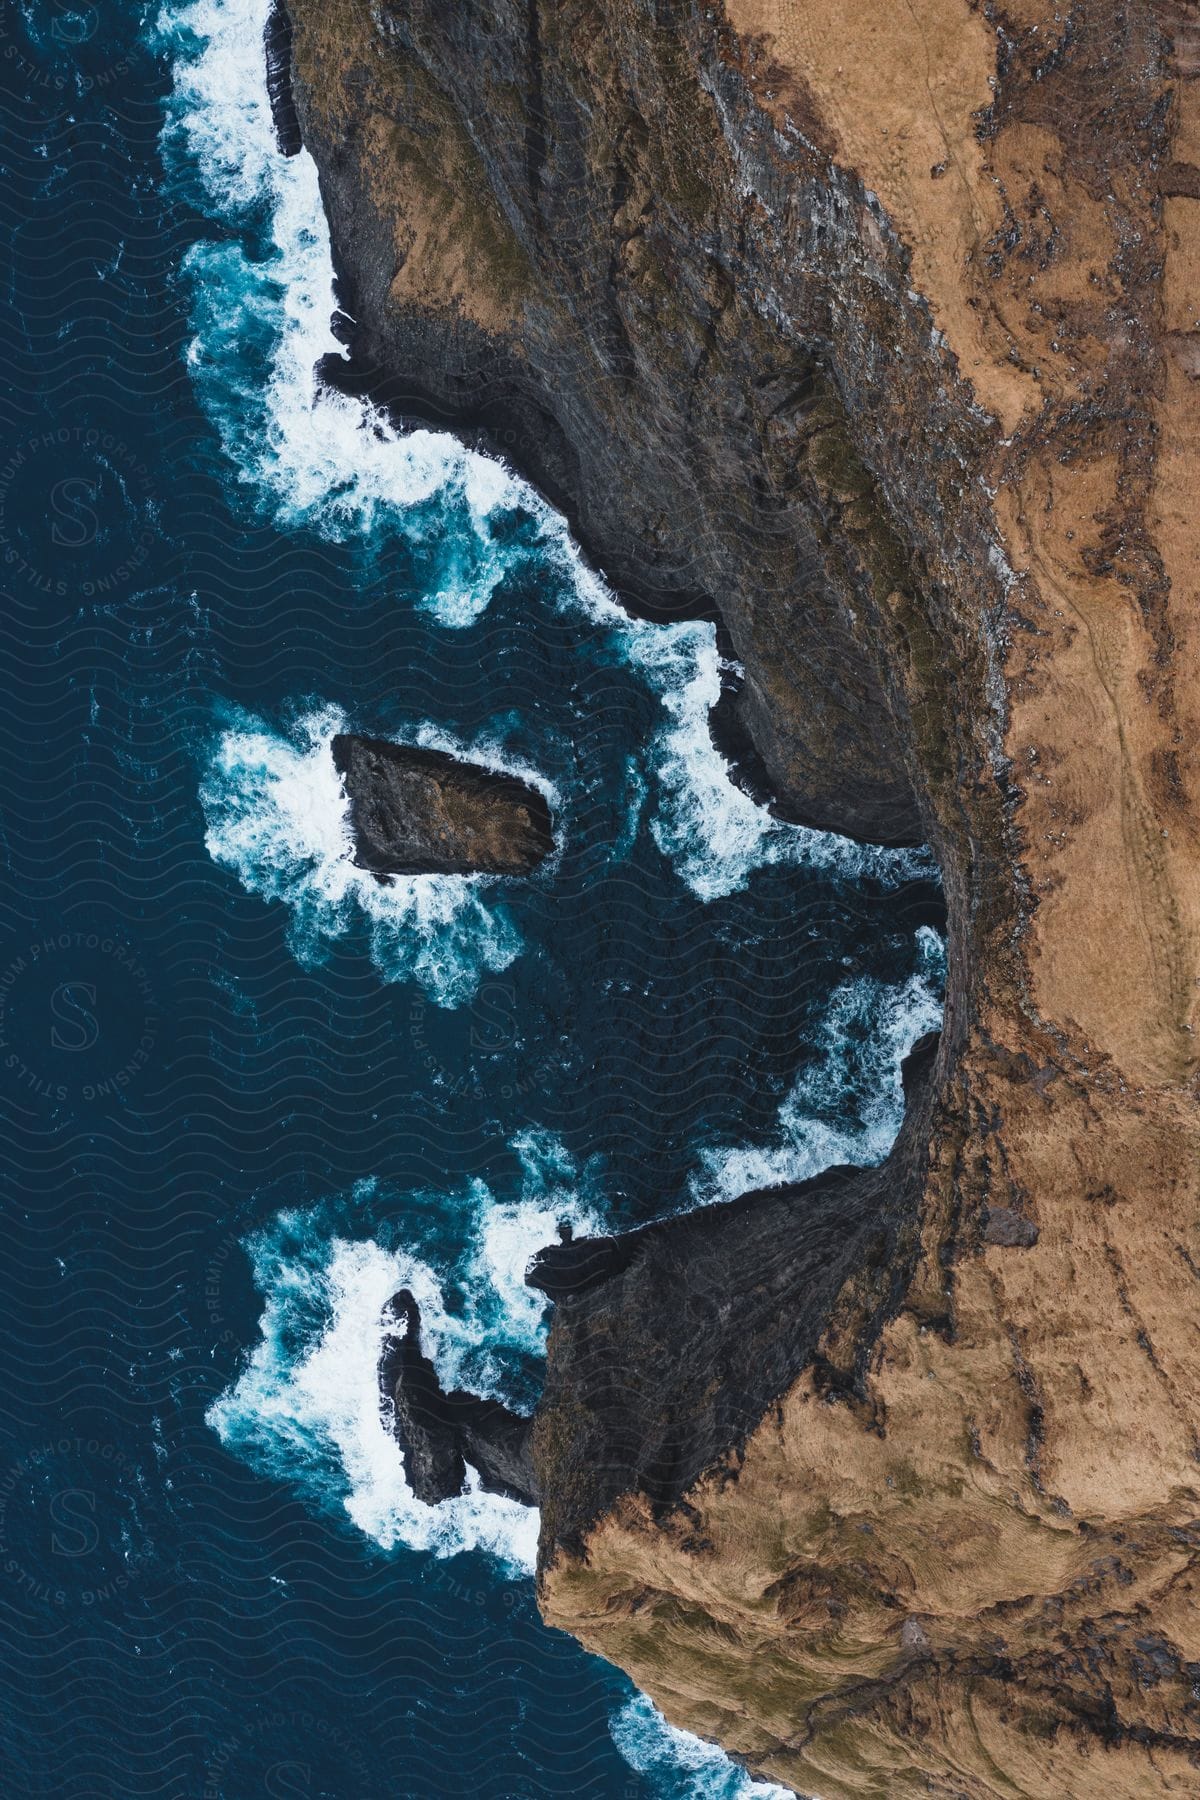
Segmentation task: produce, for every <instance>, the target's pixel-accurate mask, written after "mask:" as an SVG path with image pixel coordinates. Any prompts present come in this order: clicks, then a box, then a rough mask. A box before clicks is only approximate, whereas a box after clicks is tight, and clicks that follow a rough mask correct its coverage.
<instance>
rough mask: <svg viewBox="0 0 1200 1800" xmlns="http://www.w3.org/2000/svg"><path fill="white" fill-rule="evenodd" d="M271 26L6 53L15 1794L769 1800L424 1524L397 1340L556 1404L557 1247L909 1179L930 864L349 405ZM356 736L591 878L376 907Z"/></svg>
mask: <svg viewBox="0 0 1200 1800" xmlns="http://www.w3.org/2000/svg"><path fill="white" fill-rule="evenodd" d="M264 10H265V9H264V6H263V4H262V0H199V3H198V4H196V5H193V6H183V5H168V6H166V7H164V6H162V5H161V4H156V5H154V6H152V7H150V6H139V5H136V4H128V3H126V4H116V3H115V0H105V3H103V4H96V5H92V4H76V3H75V0H51V3H50V4H46V3H45V0H42V3H40V4H37V5H34V4H29V3H27V4H19V5H14V6H12V7H10V9H9V10H8V11H7V12H6V13H5V14H4V16H3V20H2V22H0V71H2V75H0V79H2V80H3V83H4V91H5V100H6V105H5V107H4V109H3V117H2V119H0V131H2V132H3V172H4V181H3V184H2V187H0V213H2V218H3V228H4V231H5V234H6V238H7V241H8V245H9V251H10V255H9V274H8V278H7V280H6V281H5V283H4V284H3V285H2V286H0V308H2V310H3V320H2V323H3V331H4V342H5V344H6V346H7V349H8V359H7V361H8V367H7V373H6V376H5V381H4V388H3V408H4V447H3V453H2V455H0V576H2V578H3V584H4V594H5V601H6V605H5V611H4V629H5V642H4V656H3V659H2V661H0V681H2V682H3V684H4V706H3V710H2V712H0V756H2V757H3V758H4V759H5V761H6V764H7V768H6V771H5V780H4V782H3V795H4V804H3V824H2V837H0V842H2V844H3V851H4V858H5V865H6V876H7V879H6V881H5V883H4V890H3V894H2V895H0V933H2V935H3V943H2V944H0V1098H2V1100H3V1105H4V1110H5V1130H4V1137H3V1152H2V1153H3V1158H4V1165H3V1166H4V1176H5V1179H4V1184H3V1193H4V1229H5V1242H6V1247H7V1250H8V1255H9V1266H10V1278H9V1282H8V1287H7V1298H8V1305H7V1307H6V1309H5V1316H4V1319H3V1323H2V1325H0V1330H2V1331H3V1334H4V1348H5V1355H6V1373H7V1379H6V1380H5V1382H4V1387H3V1402H2V1412H0V1417H2V1429H3V1433H4V1446H3V1466H2V1468H0V1604H2V1605H3V1608H4V1613H5V1625H6V1629H5V1632H4V1655H3V1664H2V1668H0V1757H2V1759H3V1772H2V1774H0V1785H2V1786H3V1790H4V1791H5V1792H6V1793H9V1792H11V1793H13V1794H19V1795H26V1794H28V1795H31V1796H42V1795H45V1796H54V1797H55V1800H57V1797H58V1796H63V1797H65V1800H94V1797H96V1796H106V1795H109V1794H112V1795H120V1796H122V1797H124V1796H143V1795H147V1796H148V1795H169V1796H180V1797H181V1800H182V1797H185V1796H203V1797H204V1800H251V1797H257V1796H259V1795H263V1794H274V1793H278V1794H284V1793H289V1794H311V1795H324V1796H334V1797H337V1800H382V1797H384V1796H387V1797H391V1800H394V1797H396V1796H421V1797H422V1800H425V1797H433V1796H437V1797H442V1796H451V1795H458V1794H463V1793H470V1794H473V1795H480V1796H488V1797H489V1800H501V1797H504V1800H508V1797H512V1796H521V1797H524V1796H535V1795H537V1796H542V1795H561V1796H568V1795H570V1796H575V1795H596V1796H634V1795H639V1796H640V1795H646V1796H662V1797H667V1796H672V1797H673V1796H692V1795H697V1796H708V1797H709V1800H716V1797H720V1800H735V1797H737V1800H743V1797H749V1796H751V1795H754V1794H764V1793H770V1792H771V1791H772V1790H770V1789H768V1788H766V1787H764V1786H763V1785H762V1784H758V1785H757V1786H756V1785H755V1784H752V1783H750V1782H749V1781H748V1780H747V1778H746V1777H745V1776H744V1775H742V1774H741V1773H740V1772H739V1771H737V1770H736V1769H734V1768H733V1767H732V1765H731V1764H730V1763H729V1762H728V1761H727V1759H725V1758H724V1757H723V1756H722V1755H721V1754H720V1752H718V1751H716V1750H715V1749H713V1748H712V1747H711V1746H704V1745H700V1744H698V1743H697V1742H696V1741H695V1740H694V1739H689V1738H687V1737H686V1736H685V1735H684V1734H681V1733H677V1732H673V1731H672V1730H671V1728H670V1727H669V1726H667V1725H666V1724H665V1722H664V1721H663V1720H662V1719H661V1718H660V1717H659V1715H658V1714H657V1713H656V1712H655V1711H654V1709H653V1707H652V1706H651V1705H650V1704H649V1702H648V1701H646V1700H645V1699H644V1698H643V1697H640V1696H638V1695H636V1694H635V1693H634V1692H633V1691H632V1689H631V1687H630V1684H629V1683H628V1681H627V1680H626V1679H625V1678H624V1677H623V1676H622V1675H620V1674H619V1673H618V1672H617V1671H615V1670H613V1669H610V1668H609V1667H607V1666H606V1665H605V1664H603V1663H601V1662H599V1661H597V1660H596V1659H594V1658H591V1657H589V1656H587V1655H585V1653H584V1652H583V1651H582V1650H581V1649H580V1648H579V1647H578V1646H577V1645H575V1644H574V1643H573V1642H572V1641H571V1640H569V1639H567V1638H565V1637H563V1636H561V1635H560V1634H557V1633H553V1632H550V1631H548V1630H546V1629H545V1628H544V1627H543V1626H542V1625H541V1623H540V1621H539V1619H538V1617H537V1613H536V1608H535V1606H534V1602H533V1585H532V1579H531V1575H530V1569H531V1566H532V1558H533V1554H534V1548H535V1544H536V1529H537V1526H536V1518H535V1516H534V1515H533V1513H532V1512H531V1511H530V1510H529V1509H527V1508H523V1507H520V1506H518V1505H517V1504H516V1503H514V1502H508V1501H503V1500H499V1499H497V1498H495V1497H493V1496H488V1495H485V1494H482V1493H480V1492H478V1491H471V1492H468V1493H467V1494H465V1495H463V1496H462V1497H461V1498H460V1499H458V1500H456V1501H452V1502H449V1503H447V1504H446V1505H445V1506H443V1507H439V1508H436V1509H430V1508H426V1507H422V1506H420V1505H419V1504H418V1503H417V1502H416V1501H415V1500H413V1498H412V1496H411V1494H409V1493H408V1491H407V1489H406V1487H405V1484H404V1480H403V1471H402V1467H401V1464H400V1459H399V1456H398V1453H397V1451H396V1448H395V1445H394V1441H393V1440H392V1439H391V1437H390V1435H389V1433H388V1431H387V1428H386V1421H385V1420H384V1419H383V1418H381V1416H380V1411H379V1401H378V1390H377V1385H376V1380H375V1365H376V1361H377V1358H378V1353H379V1346H380V1342H381V1334H382V1325H381V1311H382V1308H383V1306H384V1304H385V1302H386V1301H387V1299H388V1298H389V1297H390V1295H391V1294H392V1293H393V1292H394V1291H395V1289H396V1288H397V1287H398V1286H400V1285H402V1284H407V1285H409V1286H411V1287H412V1288H413V1289H414V1291H415V1292H416V1293H417V1295H418V1297H419V1299H420V1301H421V1306H422V1313H423V1319H424V1323H425V1327H426V1332H427V1337H428V1343H429V1348H430V1352H431V1354H433V1355H434V1357H435V1359H436V1361H437V1363H438V1365H439V1367H440V1369H441V1370H442V1373H443V1375H444V1377H445V1378H446V1379H448V1380H449V1379H453V1380H457V1381H462V1382H465V1383H467V1384H468V1385H471V1386H473V1387H475V1388H476V1389H477V1390H478V1391H480V1392H485V1393H492V1394H496V1395H498V1396H502V1397H503V1398H505V1399H506V1400H507V1401H508V1402H509V1404H511V1405H514V1406H516V1407H518V1408H521V1409H523V1410H529V1409H530V1408H531V1407H532V1406H533V1404H534V1403H535V1401H536V1397H537V1392H538V1385H539V1381H540V1370H541V1356H542V1348H543V1343H544V1333H545V1325H546V1320H545V1316H544V1310H543V1307H542V1304H541V1301H540V1297H539V1296H537V1295H536V1294H534V1293H532V1292H531V1291H530V1290H528V1289H526V1288H525V1287H524V1285H523V1281H522V1275H523V1271H524V1267H525V1263H526V1261H527V1259H528V1257H529V1255H530V1254H531V1253H532V1252H533V1251H534V1250H535V1249H536V1248H538V1247H539V1245H540V1244H541V1243H543V1242H544V1241H546V1240H548V1239H549V1238H551V1237H552V1236H553V1235H554V1232H555V1229H556V1227H557V1225H558V1223H559V1222H560V1221H562V1220H565V1219H569V1220H570V1221H572V1222H573V1223H574V1225H575V1226H576V1228H577V1229H578V1230H586V1229H594V1228H613V1227H618V1226H622V1225H627V1224H633V1223H638V1222H641V1221H644V1220H646V1219H649V1218H653V1217H658V1216H662V1215H663V1214H666V1213H669V1212H671V1211H674V1210H677V1209H678V1208H680V1207H685V1206H690V1205H694V1204H697V1203H698V1202H701V1201H703V1200H705V1199H709V1198H712V1197H714V1196H718V1195H721V1194H732V1193H736V1192H739V1191H742V1190H743V1189H744V1188H745V1187H747V1186H750V1185H757V1184H758V1183H760V1182H763V1181H777V1180H784V1179H794V1178H797V1177H799V1176H803V1175H806V1174H809V1173H812V1172H814V1171H815V1170H818V1169H819V1168H821V1167H822V1166H825V1165H826V1164H828V1163H830V1162H834V1161H847V1160H849V1161H858V1162H871V1161H875V1160H877V1159H879V1158H880V1157H882V1156H883V1155H885V1154H886V1152H887V1148H888V1146H889V1144H890V1142H891V1139H892V1136H893V1135H894V1133H895V1130H896V1128H897V1125H898V1122H899V1114H900V1096H899V1085H898V1082H899V1074H898V1071H899V1064H900V1060H901V1058H902V1056H903V1055H904V1053H905V1051H906V1050H907V1048H908V1047H909V1045H910V1044H911V1042H912V1041H913V1040H914V1039H915V1037H917V1036H918V1035H920V1033H921V1032H923V1031H924V1030H927V1029H929V1028H930V1027H931V1026H932V1025H934V1024H935V1023H936V1020H937V1017H938V1011H939V1004H940V994H941V981H942V969H941V950H940V941H939V939H938V938H937V935H936V932H935V930H934V929H933V923H934V922H935V921H936V917H937V906H936V897H935V896H934V894H933V893H932V891H931V886H930V873H931V871H930V865H929V862H928V859H927V858H925V857H924V856H922V855H921V854H918V853H912V852H885V851H877V850H871V849H864V848H862V847H860V846H855V845H851V844H848V843H847V842H845V841H844V840H842V839H838V838H836V837H830V836H827V835H824V834H819V833H812V832H806V831H803V830H800V829H798V828H795V827H791V826H787V825H785V824H782V823H780V822H778V821H776V820H774V819H773V818H771V817H770V816H769V815H768V814H767V813H765V812H764V811H763V810H762V809H760V808H759V807H757V806H756V805H755V804H754V803H753V801H751V800H750V799H749V798H748V797H747V796H746V795H744V794H743V793H742V792H741V791H740V790H739V789H738V788H737V787H736V786H735V785H734V784H733V783H732V781H731V780H730V778H729V773H728V770H727V769H726V767H725V765H724V763H723V761H722V759H721V758H720V756H719V755H718V753H717V752H716V751H715V749H714V748H713V746H712V744H711V741H710V738H709V735H708V730H707V713H708V709H709V707H710V706H711V704H712V703H713V701H714V700H715V698H716V695H717V692H718V690H719V684H720V678H721V668H720V660H719V655H718V650H717V646H716V642H715V637H714V633H713V630H712V627H711V626H710V625H708V624H704V623H699V622H696V623H688V622H684V623H681V624H676V625H671V626H657V625H650V624H646V623H644V622H639V621H633V620H630V619H628V618H627V617H626V616H625V615H624V614H623V613H622V612H621V610H620V609H619V608H618V607H617V606H616V605H615V603H614V602H613V600H612V598H611V597H610V595H609V594H608V592H607V590H606V589H605V586H604V583H603V579H602V575H601V574H600V573H599V572H597V571H594V570H592V569H590V568H588V567H587V565H586V564H585V562H584V561H583V560H582V559H581V557H580V556H579V555H578V553H577V551H576V549H575V547H574V546H573V545H572V543H571V541H570V539H569V536H568V534H567V532H566V529H565V527H564V525H563V523H562V521H561V520H560V519H559V518H558V516H557V515H555V514H554V513H553V511H552V510H551V509H549V508H548V507H547V506H546V505H545V504H544V503H543V502H542V501H541V500H540V499H539V497H538V496H537V495H536V494H534V493H533V492H532V491H531V490H530V489H528V488H527V487H526V486H525V485H524V484H523V483H522V482H521V481H520V480H519V478H518V477H517V476H516V475H515V474H514V473H513V472H512V471H510V470H508V469H506V468H504V467H503V466H502V465H500V464H498V463H496V462H494V461H490V460H488V459H487V458H484V457H481V456H478V455H475V454H473V453H470V452H468V451H466V450H464V449H463V448H461V447H460V446H459V445H458V444H457V443H456V442H455V441H454V440H452V439H451V438H449V437H447V436H445V435H443V434H440V433H436V432H430V431H415V432H411V433H409V434H407V435H405V434H403V433H402V432H400V431H398V430H397V429H395V428H394V427H393V426H392V425H391V424H390V423H389V422H388V421H387V420H386V419H385V418H383V417H381V416H379V415H378V414H377V413H375V412H373V411H372V409H371V408H370V407H368V406H367V405H366V404H364V403H363V402H361V401H359V400H355V399H350V398H347V397H346V396H343V395H338V394H334V393H332V392H330V391H329V390H327V389H324V388H322V387H321V386H320V385H319V384H318V383H317V382H316V381H315V379H314V373H313V369H314V364H315V362H316V361H317V360H318V359H319V358H320V357H322V356H325V355H337V354H340V353H341V351H340V347H339V343H338V339H337V336H336V333H335V331H334V330H333V328H332V326H331V317H332V314H333V311H334V308H335V305H336V296H334V294H333V292H332V278H331V271H330V262H329V249H328V238H327V233H326V230H325V226H324V222H323V220H322V218H321V214H320V209H319V205H318V199H317V190H316V180H315V173H314V171H313V168H312V165H311V163H310V161H309V159H308V158H307V157H306V156H304V155H301V156H298V157H296V158H292V159H287V158H283V157H281V156H280V155H279V153H278V150H277V148H276V146H275V142H274V137H273V133H272V129H271V122H270V116H269V111H268V108H267V104H266V93H265V82H264V73H263V62H262V54H261V38H262V27H263V20H264ZM344 726H350V727H352V728H360V729H365V730H369V731H371V732H374V733H380V734H383V735H389V736H392V737H395V738H397V739H401V740H404V741H411V742H419V743H424V744H431V745H441V746H443V747H451V748H457V749H462V750H464V751H467V752H469V753H470V754H471V755H472V756H474V757H475V758H477V759H480V760H484V761H487V762H489V763H490V764H492V765H494V766H496V767H503V768H511V769H515V770H518V771H521V772H523V773H525V774H526V776H527V777H529V778H532V779H535V780H537V781H538V782H539V783H540V784H541V785H542V786H543V789H544V791H545V792H546V793H547V796H548V798H549V799H550V801H551V804H552V807H553V809H554V815H555V822H556V840H557V841H556V850H555V853H554V855H553V857H552V858H550V859H549V860H548V862H547V863H546V864H545V865H544V866H543V868H542V869H541V870H540V871H539V872H538V873H537V875H536V876H535V877H534V878H533V879H532V880H530V881H528V882H525V883H506V882H501V881H493V880H484V879H478V878H477V879H471V880H467V879H461V878H454V879H451V878H422V879H419V880H408V881H399V880H397V881H393V882H391V883H388V884H386V885H382V884H379V883H376V882H375V881H373V880H371V879H369V878H366V877H364V876H363V874H362V872H361V871H358V870H357V869H355V867H354V865H353V862H352V860H351V857H350V853H349V851H350V845H349V837H348V830H347V822H346V814H345V802H344V798H343V796H342V795H341V793H340V790H339V786H338V783H337V780H336V776H335V773H334V771H333V765H332V760H331V758H330V755H329V748H328V746H329V739H330V737H331V736H332V734H333V732H334V731H335V730H337V729H341V728H343V727H344Z"/></svg>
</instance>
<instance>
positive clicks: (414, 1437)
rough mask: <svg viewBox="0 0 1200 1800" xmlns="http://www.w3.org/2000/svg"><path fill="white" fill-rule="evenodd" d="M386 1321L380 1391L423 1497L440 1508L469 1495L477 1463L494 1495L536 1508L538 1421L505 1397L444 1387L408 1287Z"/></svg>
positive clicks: (408, 1473)
mask: <svg viewBox="0 0 1200 1800" xmlns="http://www.w3.org/2000/svg"><path fill="white" fill-rule="evenodd" d="M386 1324H387V1333H386V1336H385V1339H384V1348H383V1355H382V1357H381V1359H380V1364H379V1386H380V1393H381V1397H382V1398H383V1399H384V1400H385V1402H390V1403H391V1408H392V1420H393V1424H394V1428H395V1432H396V1437H397V1440H398V1441H399V1444H400V1449H401V1454H402V1455H403V1458H404V1473H405V1476H406V1477H407V1480H408V1485H409V1487H411V1489H412V1491H413V1493H414V1494H415V1495H416V1497H417V1499H418V1500H421V1501H423V1502H424V1504H425V1505H426V1506H437V1505H438V1504H439V1502H441V1501H442V1500H449V1499H452V1498H453V1496H454V1495H455V1494H461V1493H462V1492H463V1491H464V1489H465V1487H466V1483H467V1468H466V1465H467V1463H470V1464H471V1466H472V1468H473V1469H474V1470H475V1472H476V1473H477V1474H478V1476H479V1478H480V1481H481V1483H482V1485H483V1486H484V1487H485V1488H486V1489H487V1490H488V1491H489V1492H490V1493H494V1494H507V1495H508V1497H509V1498H510V1499H513V1500H520V1501H522V1502H524V1504H525V1505H526V1506H535V1505H536V1504H537V1498H538V1488H537V1477H536V1475H535V1473H534V1467H533V1456H532V1450H531V1444H530V1427H531V1421H530V1420H529V1419H526V1418H523V1417H522V1416H521V1414H520V1413H515V1412H512V1411H511V1410H510V1409H509V1408H508V1407H506V1406H504V1405H502V1404H501V1402H500V1401H498V1400H484V1399H481V1398H480V1397H479V1396H478V1395H477V1394H471V1393H468V1392H467V1391H466V1390H465V1389H463V1388H451V1389H450V1390H449V1392H447V1391H446V1390H445V1389H444V1388H443V1387H442V1385H441V1381H440V1380H439V1377H438V1373H437V1370H436V1369H435V1367H434V1365H433V1363H432V1361H431V1360H430V1358H429V1357H427V1356H426V1355H425V1353H424V1351H423V1350H422V1348H421V1313H420V1308H419V1307H418V1305H417V1303H416V1301H415V1300H414V1298H413V1296H412V1294H411V1293H409V1291H408V1289H407V1288H402V1289H401V1290H400V1292H399V1293H398V1294H396V1295H394V1296H393V1298H392V1300H391V1301H390V1302H389V1305H388V1314H387V1320H386Z"/></svg>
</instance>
